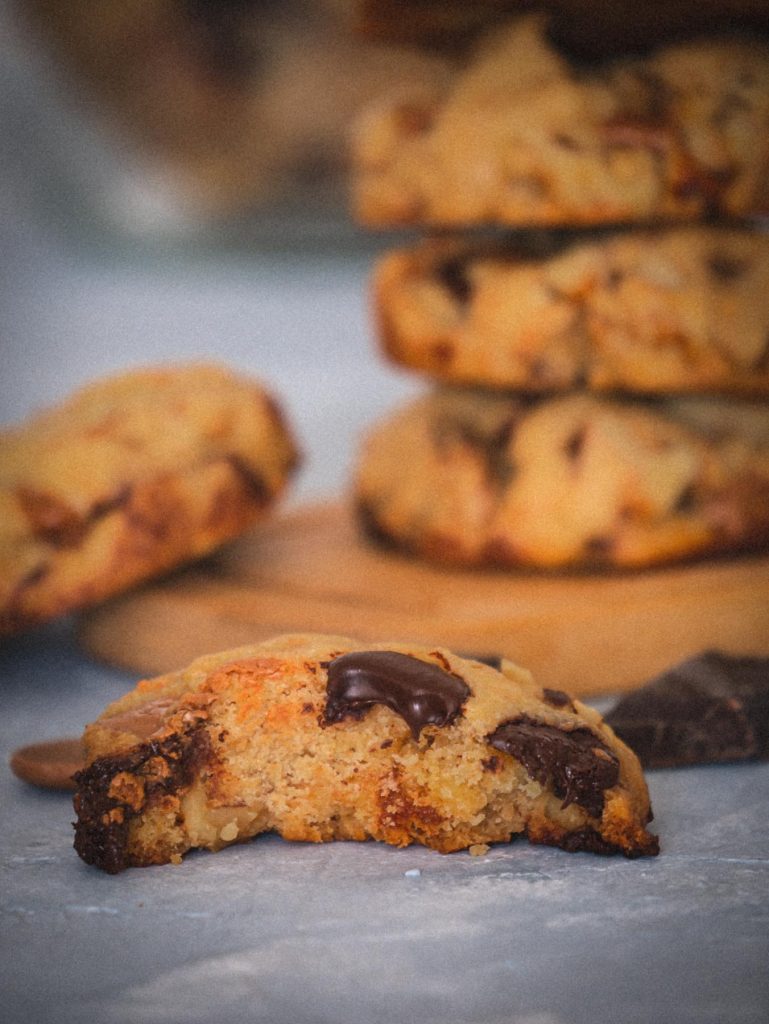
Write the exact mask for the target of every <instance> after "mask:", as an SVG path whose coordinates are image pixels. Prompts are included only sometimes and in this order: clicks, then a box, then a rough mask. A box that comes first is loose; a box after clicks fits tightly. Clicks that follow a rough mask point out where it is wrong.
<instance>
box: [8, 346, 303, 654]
mask: <svg viewBox="0 0 769 1024" xmlns="http://www.w3.org/2000/svg"><path fill="white" fill-rule="evenodd" d="M297 464H298V452H297V447H296V443H295V441H294V439H293V436H292V434H291V431H290V429H289V427H288V425H287V423H286V422H285V419H284V416H283V414H282V412H281V410H280V408H279V406H278V405H277V403H276V401H275V399H274V398H273V397H272V396H271V395H270V394H269V393H268V392H267V391H266V389H265V388H264V387H263V386H262V385H261V384H260V383H259V382H257V381H254V380H250V379H248V378H246V377H244V376H239V375H237V374H235V373H232V372H230V371H229V370H227V369H225V368H222V367H219V366H213V365H207V364H193V365H186V366H174V367H168V368H153V369H143V370H136V371H129V372H126V373H123V374H119V375H117V376H114V377H112V378H109V379H106V380H102V381H97V382H95V383H93V384H90V385H88V386H87V387H85V388H83V389H82V390H81V391H79V392H77V393H76V394H75V395H74V396H73V397H71V398H70V399H68V400H67V401H66V402H63V403H62V404H61V405H59V406H57V407H55V408H53V409H51V410H48V411H46V412H43V413H41V414H39V415H38V416H36V417H34V418H32V419H30V420H29V421H28V422H26V423H24V424H22V425H21V426H19V427H18V428H15V429H11V430H7V431H4V432H3V433H2V434H0V570H1V571H0V635H2V634H3V633H12V632H15V631H18V630H21V629H25V628H27V627H29V626H32V625H34V624H36V623H39V622H43V621H45V620H47V619H50V618H52V617H54V616H56V615H60V614H63V613H66V612H69V611H73V610H75V609H78V608H81V607H84V606H86V605H89V604H93V603H94V602H96V601H100V600H102V599H104V598H106V597H108V596H111V595H113V594H115V593H118V592H119V591H121V590H124V589H126V588H127V587H129V586H131V585H133V584H134V583H137V582H139V581H140V580H143V579H146V578H148V577H150V576H153V575H156V574H158V573H161V572H164V571H166V570H167V569H170V568H172V567H173V566H175V565H178V564H180V563H182V562H185V561H188V560H193V559H195V558H198V557H200V556H202V555H204V554H207V553H208V552H210V551H211V550H213V549H214V548H215V547H217V546H218V545H220V544H222V543H223V542H224V541H226V540H229V539H230V538H232V537H234V536H236V535H237V534H239V533H242V532H243V531H244V530H246V529H247V528H248V527H250V526H251V525H252V524H253V523H255V522H257V521H258V520H259V519H260V518H261V517H262V516H264V515H265V514H266V513H267V511H268V510H269V509H270V507H271V506H272V504H273V502H274V501H275V499H276V498H277V497H278V495H279V494H280V493H281V492H282V490H283V489H284V487H285V485H286V483H287V481H288V479H289V478H290V476H291V473H292V472H293V471H294V469H295V468H296V466H297Z"/></svg>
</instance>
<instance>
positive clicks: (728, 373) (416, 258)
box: [373, 226, 769, 395]
mask: <svg viewBox="0 0 769 1024" xmlns="http://www.w3.org/2000/svg"><path fill="white" fill-rule="evenodd" d="M373 293H374V308H375V314H376V317H377V321H378V326H379V330H378V337H379V339H380V342H381V345H382V348H383V350H384V352H385V353H386V354H387V355H388V356H389V357H390V359H391V360H393V361H394V362H396V363H398V364H400V365H403V366H407V367H409V368H410V369H412V370H418V371H421V372H423V373H425V374H427V375H428V376H430V377H431V378H434V379H437V380H442V381H447V382H449V383H456V384H471V385H474V386H479V387H487V388H499V389H504V388H509V389H521V390H525V391H533V392H547V391H562V390H568V389H571V388H574V387H580V386H584V387H587V388H589V389H591V390H602V391H605V390H620V391H633V392H636V393H642V394H647V393H651V394H653V393H671V392H678V393H683V392H699V393H721V394H745V395H751V394H753V395H759V394H761V395H767V394H769V305H767V302H766V296H767V294H769V234H760V233H758V232H755V231H750V230H747V229H737V228H716V227H713V226H697V227H686V228H674V229H669V230H653V231H643V230H639V231H636V232H631V233H628V232H623V233H619V234H616V233H611V234H598V235H596V234H595V233H593V234H592V235H588V236H587V237H586V238H585V237H583V236H582V235H579V236H576V238H575V236H574V235H572V234H567V235H553V234H549V233H537V234H529V235H528V236H523V237H522V236H520V235H515V236H510V237H509V238H507V239H505V240H503V241H499V240H495V241H489V240H485V241H471V240H459V239H453V240H448V239H434V240H432V241H428V242H425V243H423V244H421V245H417V246H414V247H411V248H403V249H398V250H394V251H391V252H389V253H388V254H386V255H384V256H383V257H381V258H380V260H379V263H378V264H377V266H376V268H375V271H374V275H373Z"/></svg>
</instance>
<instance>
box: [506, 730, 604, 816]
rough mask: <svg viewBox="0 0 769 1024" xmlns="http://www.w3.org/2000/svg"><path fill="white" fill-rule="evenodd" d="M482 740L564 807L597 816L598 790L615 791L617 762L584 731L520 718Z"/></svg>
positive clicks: (600, 799)
mask: <svg viewBox="0 0 769 1024" xmlns="http://www.w3.org/2000/svg"><path fill="white" fill-rule="evenodd" d="M486 740H487V742H488V743H489V744H490V745H491V746H492V747H494V748H495V749H496V750H501V751H503V753H505V754H510V755H511V756H512V757H514V758H516V760H518V761H520V762H521V764H522V765H523V766H524V768H525V769H526V771H527V772H528V773H529V775H531V777H532V778H533V779H536V781H537V782H538V783H539V784H540V785H542V786H546V785H547V784H548V783H550V785H552V787H553V792H554V793H555V795H556V796H558V797H561V799H562V800H563V806H564V807H568V806H569V804H578V805H579V806H580V807H584V809H585V810H586V811H587V812H588V814H590V815H592V817H594V818H600V817H601V814H602V813H603V800H604V790H606V789H611V788H612V786H616V784H617V780H618V778H619V761H618V760H617V758H616V756H615V755H614V754H613V753H612V751H611V750H610V749H609V748H608V747H607V746H606V744H605V743H604V742H603V741H602V740H600V739H599V738H598V737H597V736H596V735H595V734H594V733H592V732H591V731H590V729H585V728H577V729H572V730H571V731H569V732H566V731H565V730H563V729H558V728H556V726H553V725H545V724H544V723H543V722H537V721H535V720H534V719H533V718H529V717H528V716H527V715H521V717H520V718H515V719H511V720H510V721H507V722H503V723H502V724H501V725H500V726H498V727H497V729H495V730H494V732H493V733H491V734H490V735H489V736H487V737H486Z"/></svg>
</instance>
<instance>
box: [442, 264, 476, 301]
mask: <svg viewBox="0 0 769 1024" xmlns="http://www.w3.org/2000/svg"><path fill="white" fill-rule="evenodd" d="M437 273H438V280H439V281H440V282H441V284H442V285H443V286H444V287H445V288H446V289H447V290H448V291H449V292H450V293H451V295H452V297H453V298H454V299H455V300H456V301H457V302H458V303H459V304H460V305H462V306H464V305H465V304H466V303H468V302H469V301H470V296H471V295H472V293H473V288H472V284H471V283H470V278H469V277H468V275H467V261H466V260H464V259H462V257H461V256H456V257H454V258H453V259H448V260H444V261H443V263H441V264H440V266H439V267H438V268H437Z"/></svg>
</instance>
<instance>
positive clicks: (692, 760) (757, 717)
mask: <svg viewBox="0 0 769 1024" xmlns="http://www.w3.org/2000/svg"><path fill="white" fill-rule="evenodd" d="M606 722H607V723H608V724H609V725H610V726H611V727H612V729H614V731H615V732H616V734H617V735H618V736H619V737H620V739H622V740H624V741H625V743H627V745H628V746H629V747H631V748H632V749H633V750H634V751H635V753H636V754H637V755H638V757H639V759H640V761H641V764H642V765H643V766H644V767H645V768H671V767H676V766H678V765H689V764H707V763H712V762H722V761H743V760H748V759H763V758H769V658H752V657H734V656H731V655H728V654H723V653H721V652H719V651H707V652H705V653H704V654H700V655H697V656H696V657H693V658H690V659H689V660H687V661H684V662H682V663H681V664H680V665H676V666H675V667H674V668H672V669H670V670H669V671H667V672H664V673H663V674H662V675H660V676H658V677H657V678H656V679H653V680H652V681H651V682H650V683H648V684H647V685H646V686H643V687H641V688H640V689H638V690H634V691H633V692H632V693H629V694H627V695H626V696H625V697H623V698H621V700H620V701H619V702H618V703H617V704H616V705H615V706H614V708H612V710H611V711H610V712H609V714H608V715H606Z"/></svg>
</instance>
